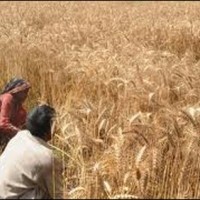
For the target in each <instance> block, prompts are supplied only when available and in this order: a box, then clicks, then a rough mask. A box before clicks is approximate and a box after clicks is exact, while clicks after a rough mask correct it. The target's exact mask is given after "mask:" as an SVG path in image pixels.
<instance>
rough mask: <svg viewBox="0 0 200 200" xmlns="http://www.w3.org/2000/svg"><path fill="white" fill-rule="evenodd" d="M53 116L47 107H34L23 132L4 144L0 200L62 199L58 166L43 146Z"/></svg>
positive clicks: (45, 144) (60, 173) (52, 110)
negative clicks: (5, 145)
mask: <svg viewBox="0 0 200 200" xmlns="http://www.w3.org/2000/svg"><path fill="white" fill-rule="evenodd" d="M54 116H55V110H54V109H53V108H52V107H50V106H48V105H41V106H37V107H35V108H34V109H33V110H32V111H31V112H30V113H29V115H28V117H27V120H26V129H25V130H21V131H19V132H18V134H17V135H15V136H14V137H13V138H12V139H11V140H10V141H9V143H8V144H7V147H6V148H5V150H4V152H3V153H2V155H0V199H60V198H63V188H62V177H61V176H62V169H61V165H60V163H59V160H58V159H57V158H56V157H55V155H54V154H53V150H52V148H51V147H50V146H49V145H48V143H47V142H48V141H49V140H50V139H51V132H52V126H53V121H54V120H53V119H54Z"/></svg>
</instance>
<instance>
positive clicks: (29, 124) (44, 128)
mask: <svg viewBox="0 0 200 200" xmlns="http://www.w3.org/2000/svg"><path fill="white" fill-rule="evenodd" d="M54 117H55V109H54V108H52V107H50V106H48V105H41V106H36V107H35V108H33V110H32V111H31V112H30V113H29V114H28V116H27V119H26V128H27V129H28V130H29V131H30V132H31V134H32V135H34V136H37V137H40V138H43V137H44V135H45V134H47V133H50V131H51V125H52V122H53V118H54Z"/></svg>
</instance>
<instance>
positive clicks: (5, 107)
mask: <svg viewBox="0 0 200 200" xmlns="http://www.w3.org/2000/svg"><path fill="white" fill-rule="evenodd" d="M12 106H13V96H12V95H11V94H5V95H4V97H3V98H2V102H1V112H0V132H2V133H5V134H8V135H10V136H14V135H15V134H16V133H17V132H18V131H19V130H20V129H19V128H17V127H16V126H13V125H12V124H11V122H10V115H11V112H12Z"/></svg>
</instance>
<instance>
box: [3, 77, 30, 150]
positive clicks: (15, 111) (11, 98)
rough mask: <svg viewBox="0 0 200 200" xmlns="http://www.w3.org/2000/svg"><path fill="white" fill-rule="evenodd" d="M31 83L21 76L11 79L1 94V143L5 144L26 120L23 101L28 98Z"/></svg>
mask: <svg viewBox="0 0 200 200" xmlns="http://www.w3.org/2000/svg"><path fill="white" fill-rule="evenodd" d="M29 89H30V84H29V83H28V82H27V81H25V80H23V79H19V78H14V79H11V80H10V82H9V83H8V84H7V85H6V86H5V88H4V90H3V91H2V92H1V95H0V145H3V146H4V145H5V144H6V143H7V142H8V141H9V139H11V138H12V137H13V136H14V135H15V134H16V133H17V132H18V131H19V130H21V129H22V127H23V125H24V123H25V120H26V115H27V113H26V110H25V109H24V108H23V105H22V104H23V103H24V101H25V100H26V98H27V95H28V91H29Z"/></svg>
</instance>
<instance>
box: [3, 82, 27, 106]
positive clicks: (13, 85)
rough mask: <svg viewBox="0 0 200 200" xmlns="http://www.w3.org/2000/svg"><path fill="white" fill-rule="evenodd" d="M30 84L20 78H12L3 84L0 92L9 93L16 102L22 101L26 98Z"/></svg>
mask: <svg viewBox="0 0 200 200" xmlns="http://www.w3.org/2000/svg"><path fill="white" fill-rule="evenodd" d="M30 87H31V86H30V84H29V83H28V82H27V81H25V80H24V79H21V78H13V79H11V80H10V81H9V83H8V84H7V85H6V86H5V88H4V89H3V91H2V93H1V94H4V93H11V94H12V95H13V96H14V97H15V98H16V100H17V101H18V102H20V103H23V102H24V101H25V99H26V98H27V95H28V91H29V89H30Z"/></svg>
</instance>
